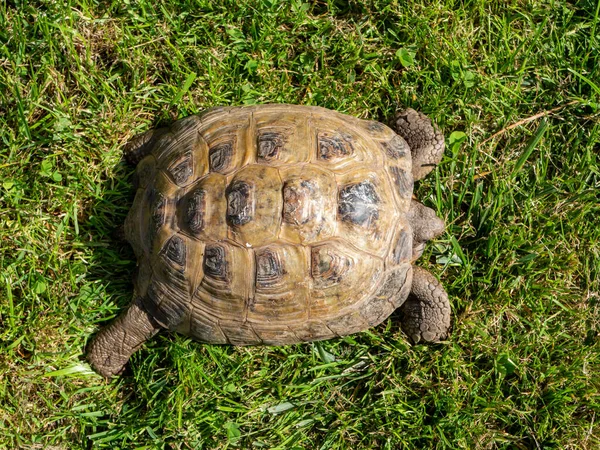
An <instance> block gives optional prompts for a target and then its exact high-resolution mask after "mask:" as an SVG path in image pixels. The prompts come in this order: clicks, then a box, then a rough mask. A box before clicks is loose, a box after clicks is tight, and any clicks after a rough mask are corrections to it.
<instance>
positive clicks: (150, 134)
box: [123, 128, 169, 166]
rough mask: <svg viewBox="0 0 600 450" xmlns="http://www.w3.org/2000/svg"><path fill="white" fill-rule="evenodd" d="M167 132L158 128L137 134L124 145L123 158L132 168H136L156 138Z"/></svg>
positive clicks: (150, 149) (149, 150)
mask: <svg viewBox="0 0 600 450" xmlns="http://www.w3.org/2000/svg"><path fill="white" fill-rule="evenodd" d="M168 131H169V129H168V128H159V129H157V130H150V131H146V132H145V133H142V134H138V135H137V136H135V137H133V138H132V139H131V140H130V141H129V142H128V143H127V144H125V148H124V149H123V157H124V158H125V160H126V161H127V162H128V163H129V164H131V165H132V166H137V164H138V163H139V162H140V161H141V160H142V159H144V157H146V156H147V155H149V154H150V152H151V151H152V147H153V146H154V144H155V143H156V141H157V140H158V138H160V137H161V136H162V135H163V134H165V133H167V132H168Z"/></svg>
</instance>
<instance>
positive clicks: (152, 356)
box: [0, 0, 600, 449]
mask: <svg viewBox="0 0 600 450" xmlns="http://www.w3.org/2000/svg"><path fill="white" fill-rule="evenodd" d="M410 3H411V4H410V6H406V5H404V2H390V1H383V0H367V1H360V2H359V1H350V2H341V1H337V0H327V1H325V0H322V1H318V2H310V3H303V2H301V1H298V0H292V1H290V2H278V1H276V0H263V1H249V0H237V1H228V0H225V1H207V0H205V1H201V0H198V1H192V0H183V1H180V2H156V1H155V2H150V1H146V0H141V1H139V2H138V1H136V2H132V1H131V2H130V1H125V2H120V1H113V2H112V3H111V2H93V1H92V0H64V1H59V2H56V1H28V2H25V1H17V2H13V1H9V2H2V3H0V44H1V47H0V138H1V142H0V267H1V273H0V447H1V448H10V449H13V448H25V449H35V448H50V449H63V448H64V449H67V448H68V449H79V448H110V449H117V448H121V449H131V448H147V449H154V448H160V449H163V448H164V449H179V448H181V449H186V448H276V449H346V448H365V449H368V448H382V449H399V448H406V449H421V448H436V449H443V448H449V449H454V448H464V449H472V448H482V449H530V448H531V449H554V448H556V449H594V448H599V447H600V426H599V423H600V381H599V380H600V377H599V376H598V374H599V373H600V226H599V222H600V220H599V217H600V206H599V205H600V204H599V194H598V192H600V163H599V158H600V120H599V117H600V115H599V109H600V62H599V61H598V57H597V55H598V54H599V53H600V38H599V36H600V21H599V9H600V4H598V3H594V2H592V1H591V0H588V1H585V0H582V1H579V2H572V1H571V2H568V1H558V0H557V1H550V2H544V1H541V0H516V1H512V2H485V1H482V0H473V1H464V2H454V1H451V0H446V1H445V2H443V1H438V2H425V1H423V0H419V1H418V2H410ZM265 102H288V103H298V104H306V105H320V106H324V107H328V108H332V109H336V110H338V111H341V112H344V113H348V114H352V115H356V116H359V117H362V118H372V119H378V120H382V121H385V120H387V118H389V117H390V116H391V115H392V114H393V112H394V111H395V110H396V109H397V108H398V107H405V106H411V107H413V108H416V109H419V110H422V111H424V112H425V113H427V114H428V115H430V116H431V117H432V118H433V119H434V120H435V121H436V122H437V123H438V124H439V125H440V126H441V127H442V128H443V130H444V132H445V135H446V138H447V143H448V145H447V150H446V153H445V156H444V160H443V161H442V164H440V166H439V167H438V168H437V169H436V171H435V172H434V174H432V175H431V176H429V177H428V178H427V179H426V180H424V181H422V182H421V183H420V184H419V186H418V189H417V195H418V196H419V197H420V198H421V199H422V200H423V201H424V202H425V203H426V204H428V205H430V206H433V207H435V208H436V209H437V211H438V213H439V214H440V215H442V216H443V217H445V219H446V222H447V225H448V227H447V233H446V234H445V235H444V236H442V238H441V239H438V240H437V241H435V242H433V243H432V244H431V245H430V246H429V247H428V250H427V251H426V253H425V255H424V257H423V258H422V260H421V263H420V264H422V265H424V266H426V267H428V268H430V269H431V270H432V271H433V272H434V273H435V274H436V275H437V276H439V277H440V278H441V279H442V281H443V283H444V285H445V286H446V288H447V290H448V292H449V293H450V296H451V301H452V304H453V309H454V311H453V314H454V315H453V332H452V335H451V337H450V339H449V340H448V342H447V343H445V344H442V345H437V346H420V345H419V346H410V345H409V344H408V342H407V340H406V337H405V336H404V335H403V334H402V332H401V331H400V329H399V327H398V323H397V320H394V318H393V317H392V318H391V319H390V320H388V321H387V322H385V323H384V324H382V325H381V326H379V327H377V328H375V329H372V330H370V331H368V332H365V333H362V334H358V335H354V336H351V337H348V338H345V339H339V340H333V341H327V342H324V343H321V344H315V345H308V344H307V345H296V346H288V347H282V348H231V347H219V346H210V345H201V344H198V343H196V342H193V341H191V340H189V339H187V338H186V337H183V336H180V335H175V334H167V333H164V334H161V335H159V336H157V337H156V338H154V339H153V340H151V341H150V342H148V344H147V345H146V346H145V347H144V348H143V349H142V350H141V351H139V352H138V353H137V354H136V355H135V356H134V357H133V358H132V361H131V364H130V368H129V372H128V373H127V374H126V375H125V376H123V377H120V378H116V379H114V380H112V381H110V382H105V381H104V380H103V379H102V378H100V377H99V376H97V375H95V374H94V373H92V372H90V369H89V367H88V366H87V364H86V363H85V360H84V348H85V345H86V342H87V341H88V340H89V338H90V337H91V336H92V335H93V334H94V333H95V332H96V331H97V330H98V329H99V327H101V326H102V325H104V324H106V323H108V322H109V321H110V320H111V319H112V318H113V317H114V316H115V315H116V314H118V312H119V311H121V310H122V309H123V308H124V307H125V306H126V305H127V303H128V302H129V300H130V295H131V292H132V285H131V276H132V272H133V270H134V266H135V261H134V258H133V253H132V251H131V250H130V249H129V248H128V247H127V246H124V245H123V244H122V243H121V241H120V240H119V239H118V238H117V237H115V231H116V230H117V229H118V227H119V225H120V224H121V223H122V222H123V220H124V216H125V214H126V213H127V210H128V208H129V206H130V204H131V198H132V197H131V196H132V190H131V170H130V169H129V168H127V167H126V166H124V165H123V164H122V163H121V162H120V157H121V148H122V146H123V144H124V143H125V142H126V141H127V140H128V139H129V138H130V137H132V136H133V135H134V134H136V133H138V132H140V131H144V130H147V129H150V128H151V127H153V126H156V125H158V124H159V123H166V122H170V121H172V120H173V119H175V118H178V117H185V116H187V115H189V114H193V113H197V112H199V111H201V110H202V109H204V108H207V107H210V106H214V105H237V104H252V103H265Z"/></svg>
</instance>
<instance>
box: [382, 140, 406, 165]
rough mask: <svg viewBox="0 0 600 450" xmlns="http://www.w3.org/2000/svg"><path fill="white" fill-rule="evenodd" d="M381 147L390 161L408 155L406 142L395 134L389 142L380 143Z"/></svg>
mask: <svg viewBox="0 0 600 450" xmlns="http://www.w3.org/2000/svg"><path fill="white" fill-rule="evenodd" d="M381 145H383V148H384V149H385V153H386V155H388V156H389V157H390V158H392V159H400V158H404V157H406V155H408V154H409V153H410V149H409V148H408V144H407V143H406V141H405V140H404V139H403V138H402V137H401V136H398V135H397V134H396V135H394V137H393V138H392V139H390V140H389V141H384V142H382V143H381Z"/></svg>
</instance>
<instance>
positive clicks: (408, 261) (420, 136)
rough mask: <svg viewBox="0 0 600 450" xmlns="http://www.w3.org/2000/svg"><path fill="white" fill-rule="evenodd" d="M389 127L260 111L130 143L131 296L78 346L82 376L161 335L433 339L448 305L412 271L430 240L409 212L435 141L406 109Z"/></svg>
mask: <svg viewBox="0 0 600 450" xmlns="http://www.w3.org/2000/svg"><path fill="white" fill-rule="evenodd" d="M391 126H392V128H393V129H392V128H390V127H388V126H386V125H384V124H382V123H379V122H376V121H369V120H360V119H357V118H354V117H351V116H348V115H344V114H340V113H338V112H335V111H332V110H328V109H325V108H320V107H312V106H295V105H283V104H281V105H280V104H272V105H258V106H241V107H218V108H213V109H209V110H206V111H205V112H204V113H202V114H199V115H193V116H190V117H187V118H184V119H181V120H178V121H176V122H174V123H173V124H172V125H171V126H170V127H167V128H160V129H156V130H151V131H149V132H146V133H144V134H142V135H140V136H138V137H136V138H134V139H132V140H131V141H130V142H129V144H127V145H126V147H125V150H124V156H125V159H126V160H127V161H128V162H130V163H132V164H135V165H137V168H136V172H135V176H134V180H135V183H136V184H137V192H136V195H135V200H134V202H133V206H132V208H131V210H130V212H129V214H128V216H127V219H126V221H125V230H124V231H125V235H126V238H127V240H128V241H129V242H130V243H131V245H132V247H133V250H134V252H135V255H136V257H137V261H138V265H137V273H136V275H135V277H134V295H133V300H132V303H131V305H130V306H129V307H128V308H127V310H126V311H125V312H123V313H122V314H121V315H120V316H119V317H118V318H117V319H116V320H115V321H113V322H112V323H111V324H110V325H109V326H107V327H105V328H104V329H103V330H101V331H100V332H99V333H98V335H97V336H96V337H95V339H93V340H92V342H91V343H90V345H89V348H88V360H89V362H90V363H91V365H92V367H93V368H95V370H96V371H97V372H98V373H100V374H101V375H103V376H105V377H110V376H113V375H116V374H119V373H120V372H121V371H122V370H123V368H124V366H125V364H126V363H127V361H128V360H129V357H130V356H131V355H132V354H133V352H135V351H136V350H137V349H138V348H139V347H140V346H141V345H142V344H143V343H144V341H146V340H147V339H149V338H150V337H152V336H153V335H154V334H155V333H157V332H158V331H159V330H161V329H168V330H175V331H177V332H180V333H183V334H185V335H188V336H190V337H192V338H195V339H197V340H199V341H202V342H206V343H212V344H232V345H259V344H264V345H285V344H293V343H301V342H309V341H316V340H323V339H330V338H335V337H338V336H345V335H348V334H351V333H356V332H359V331H362V330H365V329H367V328H369V327H373V326H376V325H378V324H379V323H381V322H383V321H384V320H385V319H386V318H387V317H388V316H390V315H391V314H392V312H394V311H395V310H397V309H399V310H400V314H399V316H400V321H401V325H402V329H403V330H404V332H405V333H406V334H407V335H408V336H409V338H410V339H411V340H412V341H413V342H438V341H440V340H442V339H445V338H446V336H447V333H448V329H449V327H450V303H449V300H448V295H447V294H446V292H445V290H444V288H443V287H442V286H441V284H440V283H439V282H438V280H437V279H436V278H435V277H434V276H433V275H432V274H430V273H429V272H427V271H426V270H424V269H422V268H419V267H416V266H414V265H413V263H414V262H415V260H416V259H417V258H419V257H420V256H421V254H422V253H423V249H424V245H425V243H426V242H427V241H428V240H430V239H433V238H434V237H436V236H438V235H440V234H441V233H442V232H443V231H444V221H443V220H441V219H439V218H438V217H437V216H436V214H435V212H434V211H433V210H432V209H430V208H427V207H425V206H424V205H423V204H421V203H420V202H418V201H416V200H414V199H413V185H414V181H415V180H419V179H421V178H423V177H424V176H425V175H427V174H428V173H429V172H430V171H431V170H432V168H433V167H434V166H435V165H436V164H437V163H439V161H440V160H441V157H442V153H443V150H444V137H443V135H442V133H441V132H440V130H439V129H438V128H437V127H435V126H434V125H433V124H432V123H431V121H430V120H429V119H428V118H427V117H426V116H425V115H423V114H421V113H418V112H416V111H415V110H413V109H407V110H405V111H400V112H398V113H396V115H395V118H394V120H393V123H392V125H391Z"/></svg>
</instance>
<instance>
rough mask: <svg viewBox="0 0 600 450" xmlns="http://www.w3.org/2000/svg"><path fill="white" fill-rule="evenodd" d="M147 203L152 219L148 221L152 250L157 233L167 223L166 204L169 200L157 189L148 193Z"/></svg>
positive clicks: (149, 240) (148, 236)
mask: <svg viewBox="0 0 600 450" xmlns="http://www.w3.org/2000/svg"><path fill="white" fill-rule="evenodd" d="M147 202H148V204H149V205H150V206H149V211H148V212H149V213H150V219H149V221H148V232H147V235H146V239H147V243H148V246H149V247H150V248H151V247H152V243H153V242H154V237H155V236H156V233H157V232H158V230H159V229H160V227H162V226H163V225H164V224H165V223H166V222H167V217H166V210H165V207H166V204H167V200H166V198H165V196H164V195H163V194H161V193H160V192H159V191H157V190H156V189H151V190H150V191H149V192H148V198H147Z"/></svg>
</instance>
